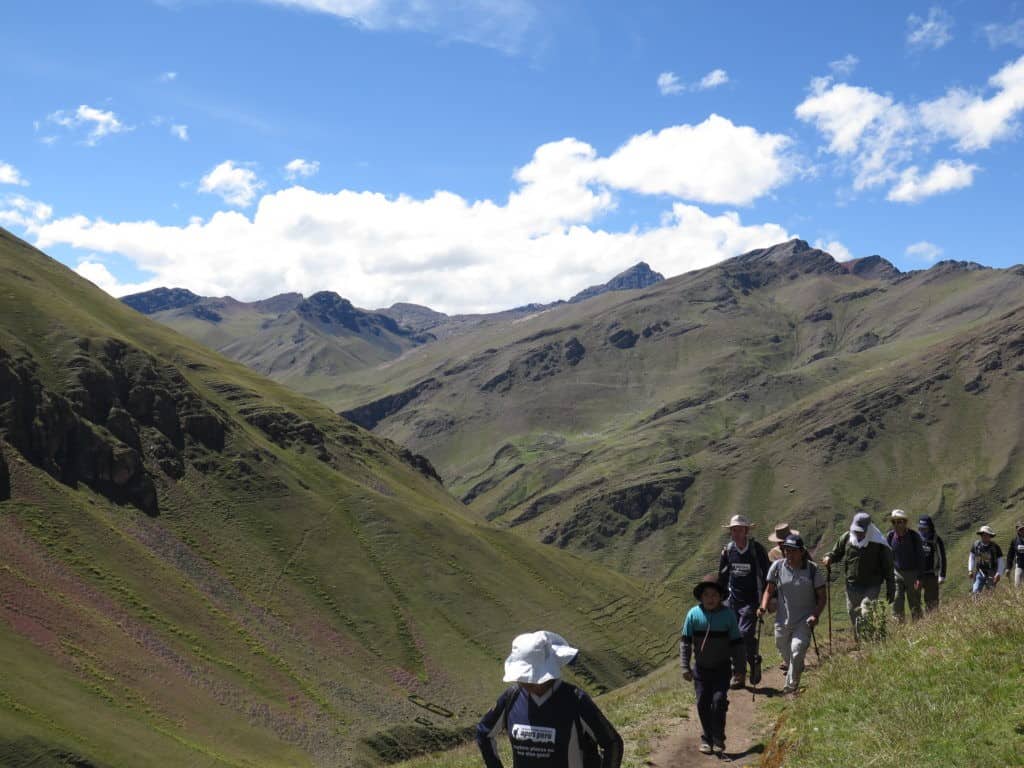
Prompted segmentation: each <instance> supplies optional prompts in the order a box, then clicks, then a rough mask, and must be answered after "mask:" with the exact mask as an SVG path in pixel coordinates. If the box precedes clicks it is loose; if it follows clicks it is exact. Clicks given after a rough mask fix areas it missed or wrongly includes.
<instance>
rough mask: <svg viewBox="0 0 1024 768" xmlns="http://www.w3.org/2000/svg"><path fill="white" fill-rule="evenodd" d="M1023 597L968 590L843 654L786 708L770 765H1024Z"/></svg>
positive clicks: (998, 591)
mask: <svg viewBox="0 0 1024 768" xmlns="http://www.w3.org/2000/svg"><path fill="white" fill-rule="evenodd" d="M1022 643H1024V602H1022V601H1021V600H1020V594H1019V593H1012V592H1010V591H1009V590H1007V588H1006V587H1005V586H1000V587H998V588H997V589H996V591H995V593H994V594H993V595H990V596H986V599H984V600H982V601H980V602H975V601H974V600H971V599H970V598H966V597H961V598H960V599H959V600H958V601H956V602H955V603H954V604H951V605H948V606H947V607H945V608H944V609H943V610H942V611H941V612H940V613H938V614H936V615H934V616H931V617H928V618H927V619H926V620H925V621H923V622H921V623H919V624H917V625H914V626H911V627H907V628H905V629H903V630H902V631H898V632H897V633H896V635H895V636H894V637H893V638H892V639H891V640H890V641H889V642H887V643H884V644H881V645H877V646H871V647H868V648H867V649H866V650H863V651H860V652H857V653H852V654H849V655H844V656H837V657H836V658H835V659H833V660H832V662H831V663H829V664H828V665H826V666H825V667H824V668H823V670H822V671H821V673H820V674H816V675H815V676H814V683H813V684H812V685H811V686H810V687H809V688H808V689H807V691H806V692H805V693H804V694H803V695H801V696H800V697H799V698H798V699H796V701H795V702H793V703H792V704H791V705H789V706H787V707H786V708H785V710H784V711H783V712H782V717H781V720H780V722H779V725H778V728H777V731H776V736H775V740H774V743H773V744H772V745H771V747H770V749H769V750H768V752H767V753H766V755H765V759H764V761H763V763H762V765H765V766H769V767H770V768H774V767H775V766H782V765H785V766H792V767H793V768H801V766H815V768H818V767H821V768H826V767H827V766H844V767H845V766H850V765H872V766H879V768H884V767H885V766H893V767H894V768H895V766H906V765H943V766H956V768H967V767H968V766H985V765H999V766H1003V765H1007V766H1010V765H1020V764H1021V755H1022V754H1024V705H1022V704H1021V701H1020V681H1021V679H1022V674H1024V667H1022V664H1021V658H1020V648H1021V644H1022Z"/></svg>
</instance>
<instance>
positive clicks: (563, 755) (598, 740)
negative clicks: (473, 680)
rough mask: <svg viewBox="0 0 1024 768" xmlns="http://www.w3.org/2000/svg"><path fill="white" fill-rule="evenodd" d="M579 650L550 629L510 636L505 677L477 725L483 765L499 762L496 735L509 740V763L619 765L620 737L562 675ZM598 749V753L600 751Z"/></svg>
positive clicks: (553, 767) (557, 767) (554, 767)
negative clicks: (502, 688) (506, 685)
mask: <svg viewBox="0 0 1024 768" xmlns="http://www.w3.org/2000/svg"><path fill="white" fill-rule="evenodd" d="M577 653H579V651H577V650H576V649H575V648H573V647H571V646H570V645H569V644H568V642H566V640H565V639H564V638H563V637H561V636H560V635H556V634H555V633H554V632H544V631H540V632H528V633H526V634H524V635H519V636H518V637H516V639H515V640H513V641H512V653H511V654H509V657H508V658H507V659H506V660H505V678H504V680H505V682H506V683H515V685H513V686H512V687H511V688H508V689H507V690H506V691H505V692H504V693H502V694H501V696H499V697H498V701H497V703H496V704H495V705H494V708H493V709H492V710H491V711H490V712H488V713H487V714H486V715H484V716H483V719H482V720H481V721H480V722H479V724H478V725H477V727H476V743H477V745H478V746H479V747H480V753H481V754H482V755H483V758H484V764H485V765H486V766H487V768H502V764H501V759H500V758H499V757H498V745H497V736H498V735H499V734H500V733H501V732H502V731H503V730H504V731H506V732H507V733H508V737H509V741H510V742H511V743H512V766H513V768H570V767H573V768H574V767H575V766H587V767H588V768H589V766H591V765H600V766H601V768H619V765H620V764H621V763H622V738H621V737H620V736H619V734H618V733H617V732H616V730H615V728H613V727H612V725H611V723H609V722H608V721H607V720H606V719H605V717H604V715H603V714H601V710H599V709H598V708H597V705H596V704H595V703H594V702H593V700H591V698H590V697H589V696H587V694H586V693H584V692H583V691H581V690H580V689H579V688H577V687H576V686H574V685H570V684H569V683H566V682H564V681H562V679H561V677H562V667H563V666H565V665H566V664H570V663H572V662H573V661H574V660H575V658H576V654H577ZM599 755H600V757H599Z"/></svg>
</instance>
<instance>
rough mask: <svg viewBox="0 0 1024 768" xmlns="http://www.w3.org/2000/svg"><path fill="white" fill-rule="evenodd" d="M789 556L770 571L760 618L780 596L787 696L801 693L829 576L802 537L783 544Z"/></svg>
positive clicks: (778, 637) (779, 636) (778, 626)
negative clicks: (805, 661)
mask: <svg viewBox="0 0 1024 768" xmlns="http://www.w3.org/2000/svg"><path fill="white" fill-rule="evenodd" d="M782 551H783V552H784V553H785V554H784V557H783V559H782V560H776V561H775V562H774V563H772V567H771V568H769V569H768V577H767V582H768V583H767V586H766V587H765V590H764V597H763V598H761V605H760V607H759V608H758V611H757V615H758V617H761V616H764V614H765V613H767V612H768V601H769V599H770V598H771V597H773V596H774V595H775V594H778V597H779V604H778V611H777V612H776V614H775V647H776V648H778V649H779V655H780V656H782V661H783V663H784V664H785V665H786V667H787V672H786V685H785V687H784V688H783V689H782V692H783V693H796V692H797V691H798V690H799V689H800V674H801V673H802V672H803V671H804V655H805V654H806V653H807V648H808V646H810V644H811V633H812V632H813V631H814V627H815V625H816V624H817V623H818V617H819V616H821V612H822V611H824V610H825V574H824V573H823V572H822V570H821V569H820V568H818V567H817V566H816V565H815V564H814V563H813V562H811V558H810V555H808V554H807V548H806V547H804V540H803V539H802V538H800V536H799V535H798V534H795V533H790V534H789V536H787V537H786V540H785V541H784V542H782Z"/></svg>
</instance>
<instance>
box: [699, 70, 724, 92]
mask: <svg viewBox="0 0 1024 768" xmlns="http://www.w3.org/2000/svg"><path fill="white" fill-rule="evenodd" d="M728 82H729V74H728V73H727V72H726V71H725V70H724V69H713V70H711V71H710V72H708V73H707V74H706V75H704V77H702V78H701V79H700V82H699V83H697V88H698V89H699V90H701V91H706V90H709V89H711V88H717V87H718V86H720V85H725V84H726V83H728Z"/></svg>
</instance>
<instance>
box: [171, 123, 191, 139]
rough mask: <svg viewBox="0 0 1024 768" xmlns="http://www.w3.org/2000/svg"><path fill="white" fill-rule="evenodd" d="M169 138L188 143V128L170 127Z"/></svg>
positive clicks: (180, 126)
mask: <svg viewBox="0 0 1024 768" xmlns="http://www.w3.org/2000/svg"><path fill="white" fill-rule="evenodd" d="M171 136H173V137H174V138H176V139H180V140H181V141H188V126H187V125H172V126H171Z"/></svg>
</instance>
